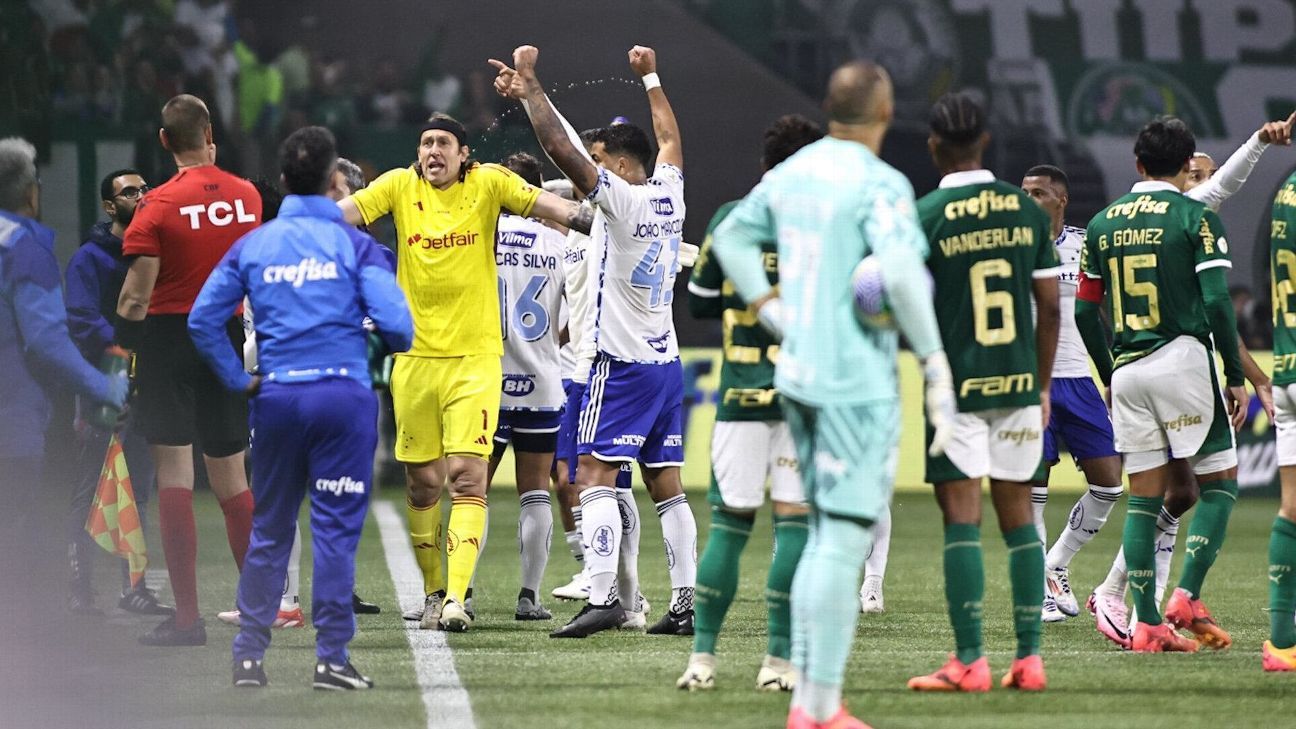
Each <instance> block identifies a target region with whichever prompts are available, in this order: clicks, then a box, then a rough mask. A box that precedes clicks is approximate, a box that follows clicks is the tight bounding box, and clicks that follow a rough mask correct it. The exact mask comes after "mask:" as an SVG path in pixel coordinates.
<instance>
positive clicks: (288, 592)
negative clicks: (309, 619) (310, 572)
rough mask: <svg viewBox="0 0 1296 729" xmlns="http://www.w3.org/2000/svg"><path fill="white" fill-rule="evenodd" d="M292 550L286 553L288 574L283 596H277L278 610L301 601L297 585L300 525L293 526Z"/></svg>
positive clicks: (291, 608)
mask: <svg viewBox="0 0 1296 729" xmlns="http://www.w3.org/2000/svg"><path fill="white" fill-rule="evenodd" d="M293 532H294V533H293V545H292V551H291V552H289V553H288V575H287V577H285V578H284V590H283V596H282V597H280V598H279V609H280V610H294V609H296V608H297V605H298V603H300V602H301V600H300V596H299V594H298V591H299V588H298V585H300V584H301V527H300V526H296V525H295V526H294V527H293Z"/></svg>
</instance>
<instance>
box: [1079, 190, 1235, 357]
mask: <svg viewBox="0 0 1296 729" xmlns="http://www.w3.org/2000/svg"><path fill="white" fill-rule="evenodd" d="M1231 265H1232V264H1230V262H1229V256H1228V241H1227V240H1225V238H1224V226H1223V224H1221V223H1220V219H1219V216H1218V215H1216V214H1215V213H1214V212H1212V211H1211V210H1210V209H1208V208H1207V207H1206V206H1205V205H1204V204H1202V203H1200V202H1197V201H1195V200H1192V199H1189V198H1187V197H1185V196H1184V195H1183V194H1182V193H1181V192H1180V191H1179V190H1178V189H1177V188H1176V187H1174V186H1173V185H1171V184H1170V183H1167V182H1158V181H1147V182H1140V183H1137V184H1135V185H1134V187H1133V188H1132V189H1131V191H1130V192H1129V193H1128V194H1126V195H1123V196H1122V197H1120V198H1117V199H1116V201H1115V202H1113V203H1112V204H1111V205H1108V206H1107V207H1106V208H1105V209H1103V210H1102V211H1100V212H1099V213H1098V214H1097V215H1095V216H1094V217H1093V219H1092V220H1090V221H1089V228H1088V230H1087V231H1086V235H1085V247H1084V251H1083V252H1082V253H1081V255H1080V270H1081V272H1082V275H1083V276H1084V277H1085V278H1089V279H1100V280H1102V281H1103V285H1104V288H1105V289H1106V296H1105V297H1104V299H1105V304H1106V306H1107V314H1108V317H1109V319H1108V320H1109V321H1110V322H1111V325H1112V339H1113V343H1112V354H1113V355H1114V356H1115V366H1116V367H1120V366H1121V365H1124V364H1128V363H1130V362H1133V361H1135V360H1137V359H1139V358H1141V357H1145V356H1147V355H1149V354H1151V353H1153V352H1155V351H1157V350H1158V349H1160V348H1161V347H1163V346H1165V345H1166V344H1169V343H1170V342H1172V341H1174V340H1175V339H1177V338H1178V337H1182V336H1190V337H1193V338H1194V339H1197V340H1198V341H1200V342H1201V343H1202V344H1203V345H1205V346H1206V348H1207V349H1213V347H1212V345H1211V326H1210V322H1209V321H1208V320H1207V318H1206V307H1205V304H1204V303H1203V298H1202V290H1201V284H1200V283H1199V281H1198V279H1197V274H1198V273H1199V272H1201V271H1204V270H1207V269H1209V268H1214V267H1229V266H1231Z"/></svg>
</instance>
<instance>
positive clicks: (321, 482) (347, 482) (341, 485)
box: [315, 476, 365, 496]
mask: <svg viewBox="0 0 1296 729" xmlns="http://www.w3.org/2000/svg"><path fill="white" fill-rule="evenodd" d="M315 490H316V491H323V492H325V493H330V494H333V495H334V496H341V495H342V494H363V493H364V492H365V485H364V481H356V480H355V479H353V478H351V477H350V476H343V477H342V478H332V479H330V478H321V479H317V480H316V481H315Z"/></svg>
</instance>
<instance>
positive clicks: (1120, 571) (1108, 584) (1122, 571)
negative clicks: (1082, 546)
mask: <svg viewBox="0 0 1296 729" xmlns="http://www.w3.org/2000/svg"><path fill="white" fill-rule="evenodd" d="M1098 588H1099V589H1102V590H1105V591H1106V592H1107V594H1109V595H1115V596H1117V597H1119V598H1120V599H1122V600H1124V599H1125V592H1126V591H1127V590H1129V568H1128V567H1126V566H1125V547H1121V548H1120V549H1119V550H1117V552H1116V559H1114V560H1112V566H1111V569H1110V570H1108V571H1107V579H1105V580H1103V581H1102V584H1101V585H1099V586H1098Z"/></svg>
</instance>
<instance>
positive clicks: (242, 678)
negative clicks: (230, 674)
mask: <svg viewBox="0 0 1296 729" xmlns="http://www.w3.org/2000/svg"><path fill="white" fill-rule="evenodd" d="M267 683H269V681H267V680H266V674H265V665H264V664H263V662H262V661H257V660H253V659H251V658H244V659H242V660H239V659H235V660H234V685H235V686H236V687H237V688H262V687H264V686H265V685H266V684H267Z"/></svg>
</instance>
